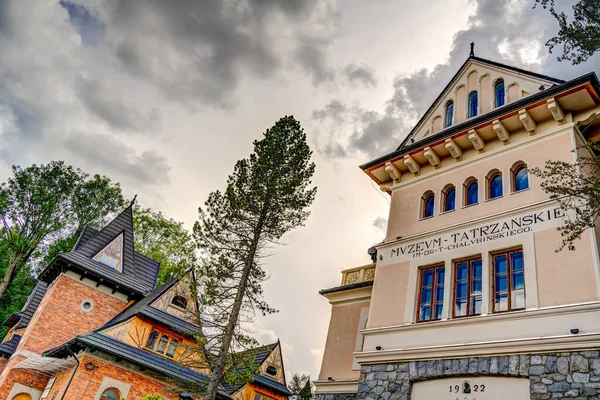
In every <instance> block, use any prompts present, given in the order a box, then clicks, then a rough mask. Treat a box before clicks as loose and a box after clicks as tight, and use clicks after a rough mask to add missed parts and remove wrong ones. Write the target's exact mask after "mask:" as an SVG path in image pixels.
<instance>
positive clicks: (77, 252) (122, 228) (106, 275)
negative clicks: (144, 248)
mask: <svg viewBox="0 0 600 400" xmlns="http://www.w3.org/2000/svg"><path fill="white" fill-rule="evenodd" d="M121 234H123V238H124V240H123V260H122V263H121V264H122V271H118V270H116V269H114V268H112V267H110V266H108V265H105V264H103V263H101V262H99V261H95V260H93V259H92V258H93V257H94V256H95V255H96V254H98V252H100V251H101V250H102V249H103V248H104V247H106V245H108V244H109V243H110V242H111V241H112V240H113V239H115V238H116V237H117V236H118V235H121ZM133 243H134V238H133V214H132V206H129V207H127V208H126V209H125V210H124V211H123V212H122V213H121V214H119V215H118V216H117V217H116V218H115V219H113V220H112V221H111V222H110V223H109V224H108V225H106V226H105V227H104V228H102V229H101V230H99V231H96V230H94V229H92V228H88V227H86V228H85V229H84V230H83V232H82V233H81V235H80V237H79V239H78V240H77V243H76V244H75V246H74V247H73V250H71V251H70V252H68V253H63V254H60V255H58V256H57V257H56V258H55V260H54V261H53V262H52V263H51V264H50V265H49V266H48V267H47V268H46V269H44V271H42V273H41V274H40V277H39V279H41V280H44V281H46V282H51V281H52V280H53V279H54V277H55V274H53V273H52V272H56V271H57V269H59V268H60V267H59V264H60V265H61V266H63V267H64V266H65V265H67V266H68V267H69V268H74V269H79V270H82V271H83V272H84V273H86V274H87V273H89V274H90V275H91V276H94V277H96V278H97V279H102V280H103V281H106V282H108V283H111V284H112V285H113V286H114V287H117V288H120V289H123V290H129V291H131V292H133V293H136V294H138V295H140V294H141V295H145V294H147V293H149V292H150V291H152V289H154V286H155V285H156V280H157V278H158V272H159V267H160V263H158V262H156V261H154V260H152V259H150V258H148V257H146V256H144V255H142V254H140V253H137V252H136V251H135V250H134V246H133Z"/></svg>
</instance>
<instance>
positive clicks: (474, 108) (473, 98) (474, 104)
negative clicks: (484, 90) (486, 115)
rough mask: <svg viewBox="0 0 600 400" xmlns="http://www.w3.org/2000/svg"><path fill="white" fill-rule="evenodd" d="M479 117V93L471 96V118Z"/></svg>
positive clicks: (472, 93) (473, 93)
mask: <svg viewBox="0 0 600 400" xmlns="http://www.w3.org/2000/svg"><path fill="white" fill-rule="evenodd" d="M476 115H477V92H471V94H470V95H469V118H471V117H474V116H476Z"/></svg>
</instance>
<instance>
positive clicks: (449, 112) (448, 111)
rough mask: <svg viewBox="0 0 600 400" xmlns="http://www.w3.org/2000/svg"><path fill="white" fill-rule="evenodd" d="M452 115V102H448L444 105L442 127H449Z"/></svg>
mask: <svg viewBox="0 0 600 400" xmlns="http://www.w3.org/2000/svg"><path fill="white" fill-rule="evenodd" d="M453 114H454V102H453V101H449V102H448V103H446V121H445V122H444V127H446V128H447V127H449V126H450V125H452V117H453Z"/></svg>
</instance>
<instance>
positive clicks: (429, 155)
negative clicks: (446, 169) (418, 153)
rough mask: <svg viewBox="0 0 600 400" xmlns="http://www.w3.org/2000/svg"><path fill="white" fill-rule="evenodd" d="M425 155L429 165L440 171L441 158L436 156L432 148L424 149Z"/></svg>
mask: <svg viewBox="0 0 600 400" xmlns="http://www.w3.org/2000/svg"><path fill="white" fill-rule="evenodd" d="M423 155H424V156H425V158H426V159H427V160H428V161H429V164H431V165H433V166H434V167H435V169H438V168H439V167H440V165H441V163H440V157H439V156H438V155H437V154H435V151H433V150H432V149H431V147H425V148H424V149H423Z"/></svg>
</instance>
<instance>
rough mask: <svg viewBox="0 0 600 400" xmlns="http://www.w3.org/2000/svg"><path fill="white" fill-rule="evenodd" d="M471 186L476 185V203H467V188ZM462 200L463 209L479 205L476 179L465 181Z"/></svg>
mask: <svg viewBox="0 0 600 400" xmlns="http://www.w3.org/2000/svg"><path fill="white" fill-rule="evenodd" d="M472 184H476V185H477V201H475V202H474V203H468V201H469V187H471V185H472ZM463 199H464V200H463V207H471V206H474V205H477V204H479V181H478V180H477V178H471V179H467V180H466V181H465V183H464V184H463Z"/></svg>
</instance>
